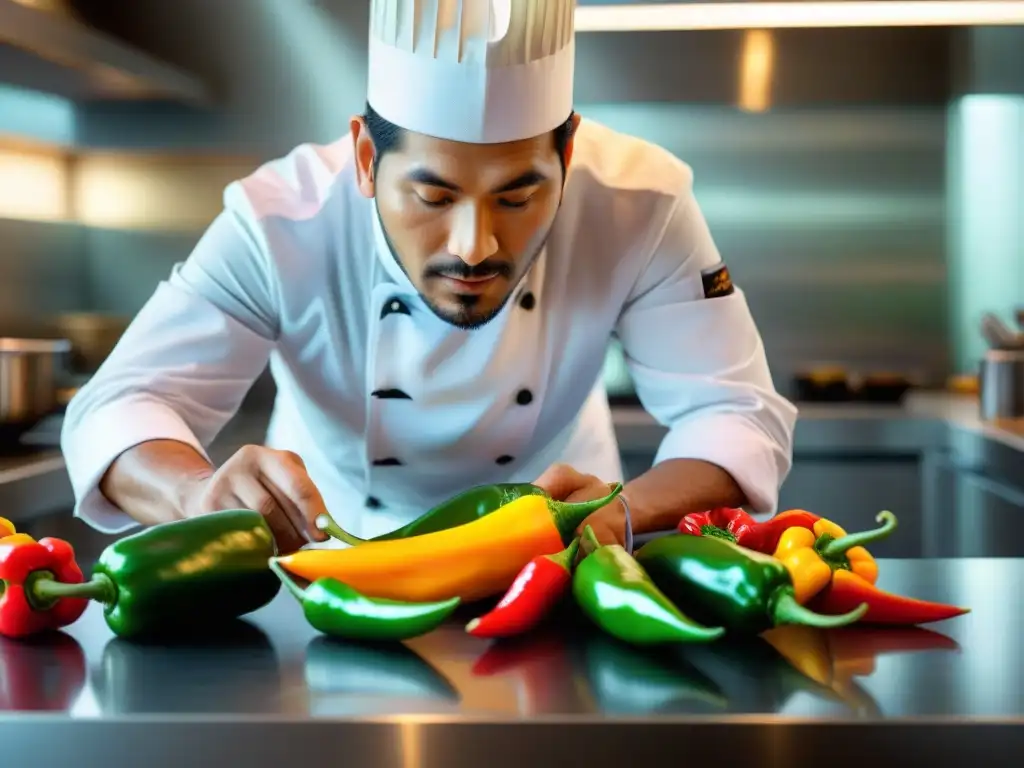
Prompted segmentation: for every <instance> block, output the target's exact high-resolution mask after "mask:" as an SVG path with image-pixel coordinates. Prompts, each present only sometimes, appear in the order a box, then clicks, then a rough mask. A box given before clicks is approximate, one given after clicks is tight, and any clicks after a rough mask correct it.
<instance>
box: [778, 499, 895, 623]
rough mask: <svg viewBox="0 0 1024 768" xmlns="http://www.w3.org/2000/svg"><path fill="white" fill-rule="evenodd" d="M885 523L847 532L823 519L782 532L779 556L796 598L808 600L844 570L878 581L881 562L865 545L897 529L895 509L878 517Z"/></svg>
mask: <svg viewBox="0 0 1024 768" xmlns="http://www.w3.org/2000/svg"><path fill="white" fill-rule="evenodd" d="M875 519H876V520H878V522H880V523H884V524H883V525H882V527H881V528H876V529H875V530H873V531H862V532H860V533H853V534H847V533H846V531H844V530H843V529H842V528H840V527H839V526H838V525H836V524H835V523H833V522H832V521H830V520H825V519H822V520H819V521H818V522H816V523H815V524H814V528H813V529H808V528H790V529H789V530H788V531H786V532H785V533H783V534H782V537H781V538H780V539H779V546H778V547H777V548H776V550H775V557H776V559H778V560H779V561H780V562H781V563H782V564H783V565H785V566H786V569H787V570H788V571H789V573H790V576H792V578H793V588H794V589H795V590H796V600H797V602H798V603H800V604H801V605H804V604H806V603H807V601H808V600H810V599H811V598H812V597H814V596H815V595H816V594H818V593H819V592H820V591H821V590H822V589H824V588H825V586H826V585H828V583H829V581H830V580H831V579H832V574H833V573H836V572H838V571H840V570H845V571H850V572H852V573H856V574H857V575H858V576H861V577H862V578H864V579H865V580H866V581H867V582H869V583H871V584H874V583H875V581H876V580H877V579H878V564H877V563H876V562H875V559H874V558H873V557H872V556H871V554H870V553H869V552H868V551H867V550H866V549H864V545H865V544H870V543H871V542H873V541H880V540H882V539H884V538H885V537H887V536H888V535H889V534H890V533H892V532H893V531H894V530H895V529H896V516H895V515H894V514H893V513H892V512H879V513H878V517H877V518H875Z"/></svg>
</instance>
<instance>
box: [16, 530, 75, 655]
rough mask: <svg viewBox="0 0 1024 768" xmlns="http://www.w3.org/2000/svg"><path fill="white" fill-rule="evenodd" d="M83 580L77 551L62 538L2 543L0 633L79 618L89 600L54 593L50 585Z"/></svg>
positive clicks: (50, 626)
mask: <svg viewBox="0 0 1024 768" xmlns="http://www.w3.org/2000/svg"><path fill="white" fill-rule="evenodd" d="M83 581H85V577H84V576H83V574H82V569H81V568H79V567H78V563H76V562H75V552H74V550H73V549H72V548H71V545H70V544H69V543H68V542H66V541H64V540H63V539H54V538H45V539H40V540H39V541H32V542H20V543H16V542H11V543H0V582H2V584H3V595H2V596H0V635H4V636H5V637H25V636H28V635H35V634H38V633H40V632H45V631H46V630H50V629H59V628H61V627H66V626H67V625H69V624H73V623H74V622H76V621H78V619H79V617H80V616H81V615H82V614H83V613H84V612H85V609H86V608H87V607H88V605H89V601H88V600H86V599H84V598H70V597H55V596H52V595H50V594H49V593H48V592H47V585H48V584H53V583H54V582H59V583H64V584H80V583H82V582H83Z"/></svg>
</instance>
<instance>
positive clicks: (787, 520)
mask: <svg viewBox="0 0 1024 768" xmlns="http://www.w3.org/2000/svg"><path fill="white" fill-rule="evenodd" d="M820 519H821V518H820V517H818V515H815V514H812V513H811V512H807V511H806V510H803V509H788V510H786V511H785V512H780V513H779V514H777V515H775V516H774V517H772V518H771V519H769V520H765V521H764V522H761V523H759V522H757V521H756V520H755V519H754V518H753V517H752V516H751V515H749V514H747V513H746V512H745V511H744V510H742V509H737V508H733V507H719V508H717V509H712V510H709V511H707V512H694V513H692V514H689V515H687V516H686V517H684V518H683V519H682V520H681V521H680V522H679V532H680V533H688V534H690V535H691V536H717V537H718V538H721V539H725V540H726V541H732V542H734V543H736V544H739V545H740V546H741V547H746V548H747V549H752V550H754V551H755V552H762V553H764V554H770V553H772V552H774V551H775V547H776V546H777V545H778V541H779V537H780V536H781V535H782V534H783V532H784V531H786V530H788V529H789V528H793V527H801V528H811V527H813V526H814V523H815V522H817V521H818V520H820Z"/></svg>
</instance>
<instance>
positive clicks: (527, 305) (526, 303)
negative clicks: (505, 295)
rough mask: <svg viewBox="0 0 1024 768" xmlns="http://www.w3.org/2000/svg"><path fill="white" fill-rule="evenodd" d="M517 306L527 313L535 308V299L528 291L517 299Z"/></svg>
mask: <svg viewBox="0 0 1024 768" xmlns="http://www.w3.org/2000/svg"><path fill="white" fill-rule="evenodd" d="M519 306H520V307H522V308H523V309H525V310H526V311H527V312H529V311H530V310H531V309H533V308H534V307H535V306H537V297H536V296H534V295H533V294H532V293H531V292H530V291H527V292H526V293H524V294H523V297H522V298H521V299H519Z"/></svg>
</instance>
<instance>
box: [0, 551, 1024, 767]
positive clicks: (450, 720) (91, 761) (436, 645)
mask: <svg viewBox="0 0 1024 768" xmlns="http://www.w3.org/2000/svg"><path fill="white" fill-rule="evenodd" d="M880 569H881V578H880V586H881V587H882V588H884V589H890V590H894V591H896V592H899V593H901V594H905V595H910V596H914V597H919V598H923V599H933V600H941V601H946V602H952V603H955V604H959V605H964V606H967V607H970V608H971V609H972V613H970V614H968V615H966V616H963V617H959V618H956V619H953V620H951V621H948V622H943V623H941V624H935V625H932V626H930V627H929V628H928V629H923V628H922V629H874V628H867V627H857V628H848V629H845V630H834V631H828V632H825V631H820V630H813V631H812V630H806V629H802V628H801V629H799V630H796V629H792V630H782V631H780V630H773V631H772V632H771V633H769V634H768V636H767V637H769V638H770V640H769V641H766V640H765V639H763V638H753V639H750V640H748V641H745V642H741V643H726V642H721V643H719V644H715V645H711V646H706V647H679V648H676V649H673V650H670V651H663V652H653V651H639V650H636V649H634V648H631V647H629V646H626V645H623V644H620V643H618V642H614V641H612V640H610V639H609V638H608V637H607V636H605V635H603V634H602V633H601V632H600V631H598V630H596V629H595V628H593V626H592V625H591V624H590V623H589V621H588V620H586V619H585V618H582V617H580V616H579V615H578V614H577V613H576V612H575V610H574V608H573V605H572V603H571V601H570V602H568V603H566V605H565V607H564V608H563V609H562V611H561V612H560V613H559V616H560V617H562V618H561V619H560V621H559V622H558V623H557V624H552V625H550V626H549V627H548V628H546V629H544V630H538V631H537V632H535V633H533V634H531V635H528V636H526V637H525V638H523V639H522V640H521V641H518V642H509V643H494V644H491V643H488V642H485V641H481V640H477V639H476V638H473V637H470V636H469V635H467V634H465V633H464V632H463V630H462V626H463V625H462V622H464V621H466V620H467V619H468V618H470V617H471V616H473V615H476V610H479V609H480V606H466V611H465V612H464V613H463V615H461V616H460V617H459V620H458V621H455V622H452V623H451V624H449V625H446V626H444V627H442V628H441V629H439V630H437V631H436V632H434V633H432V634H430V635H427V636H424V637H421V638H417V639H414V640H412V641H409V642H407V643H405V644H395V645H379V646H374V645H356V644H350V643H344V642H339V641H330V640H327V639H325V638H324V637H322V636H320V635H318V634H317V633H316V632H314V631H313V630H312V629H311V628H310V627H309V626H308V625H307V624H306V622H305V621H304V619H303V617H302V613H301V610H300V608H299V606H298V605H297V604H296V603H295V602H294V600H293V598H292V597H291V596H290V595H289V594H287V593H285V592H283V591H282V593H280V594H279V596H278V598H277V599H276V600H275V601H274V602H272V603H271V604H270V605H268V606H267V607H266V608H264V609H262V610H260V611H258V612H256V613H254V614H252V615H250V616H249V617H248V618H247V620H246V621H245V622H240V624H239V627H238V631H237V632H234V633H232V634H230V635H224V636H223V637H221V636H215V637H210V638H206V639H205V640H204V641H203V642H202V643H200V644H197V645H194V646H192V647H189V646H188V645H163V646H161V645H136V644H132V643H130V642H126V641H123V640H118V639H115V638H114V636H113V635H112V633H111V632H110V631H109V629H108V628H107V626H106V625H105V623H104V622H103V617H102V615H101V612H100V608H99V607H98V606H96V605H93V606H91V607H90V609H89V610H88V612H87V613H86V614H85V616H84V617H83V618H82V619H81V620H80V621H79V622H78V623H76V624H74V625H72V626H71V627H69V628H68V629H67V630H66V632H65V633H63V634H58V635H56V636H55V637H52V638H50V639H49V640H46V641H38V642H31V643H26V642H14V641H10V640H2V641H0V673H2V674H0V680H3V681H4V685H3V686H0V705H2V708H3V709H4V710H5V711H4V713H3V714H0V743H3V744H4V752H5V754H7V755H9V756H11V758H12V759H13V758H14V756H18V757H20V758H21V760H20V761H18V762H19V764H24V765H29V764H31V765H32V766H33V768H46V767H47V766H57V765H61V766H64V765H75V766H81V765H85V766H91V765H96V766H100V765H102V766H104V768H116V766H122V765H146V766H147V768H163V767H164V766H175V767H177V766H180V765H184V764H186V761H187V760H188V759H193V760H197V761H204V760H206V761H209V762H206V763H203V762H200V763H199V764H208V765H214V764H219V765H243V764H244V765H248V766H256V765H301V766H304V768H312V767H313V766H320V765H338V764H341V763H342V762H343V763H344V764H346V765H373V766H378V767H379V768H387V767H388V766H396V767H397V766H401V767H402V768H411V767H412V766H428V765H429V766H446V767H448V766H456V765H460V766H461V765H481V764H484V765H487V766H488V768H501V767H502V766H511V765H514V764H516V763H519V762H523V763H525V764H528V765H537V764H544V765H570V764H573V765H641V764H644V763H645V762H646V763H647V764H658V765H663V764H667V763H665V762H663V761H664V760H665V758H666V757H668V756H670V755H672V756H674V757H675V758H676V759H679V757H680V756H681V755H685V756H686V762H687V764H688V765H689V764H697V763H696V762H695V761H702V760H708V761H712V760H713V761H714V762H717V763H718V764H721V765H740V764H743V763H745V762H748V761H749V762H750V763H751V764H757V765H763V764H777V765H798V764H808V765H810V764H817V765H825V764H833V763H834V762H835V760H836V758H840V759H841V760H840V762H841V764H863V763H864V761H867V760H870V761H871V763H872V764H876V765H877V764H879V761H883V762H884V761H886V760H887V759H888V758H896V757H900V756H902V758H903V759H901V764H907V762H906V760H907V759H909V756H910V755H913V758H914V759H910V760H909V763H910V764H926V761H927V762H928V763H931V764H936V763H937V761H939V760H944V762H946V763H947V764H950V765H967V764H970V765H984V764H986V759H987V758H990V757H991V758H996V757H997V756H1000V755H1001V756H1002V757H1004V758H1008V757H1009V756H1010V755H1013V754H1017V755H1019V754H1021V753H1022V752H1021V750H1024V727H1020V726H1021V725H1024V686H1021V685H1020V684H1019V681H1020V680H1021V679H1022V674H1024V647H1022V645H1021V643H1020V642H1019V635H1020V621H1021V613H1020V607H1019V600H1018V599H1017V591H1018V586H1017V585H1019V584H1020V583H1021V581H1022V580H1024V561H1022V560H1010V559H999V560H970V559H963V560H930V561H929V560H892V561H886V560H882V561H880ZM1015 605H1016V606H1017V608H1014V607H1013V606H1015ZM474 609H476V610H474ZM787 655H788V656H789V657H790V659H791V661H787ZM142 756H144V757H142ZM653 760H661V761H660V762H652V761H653ZM243 761H244V762H243ZM812 761H813V762H812ZM12 765H13V764H12Z"/></svg>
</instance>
